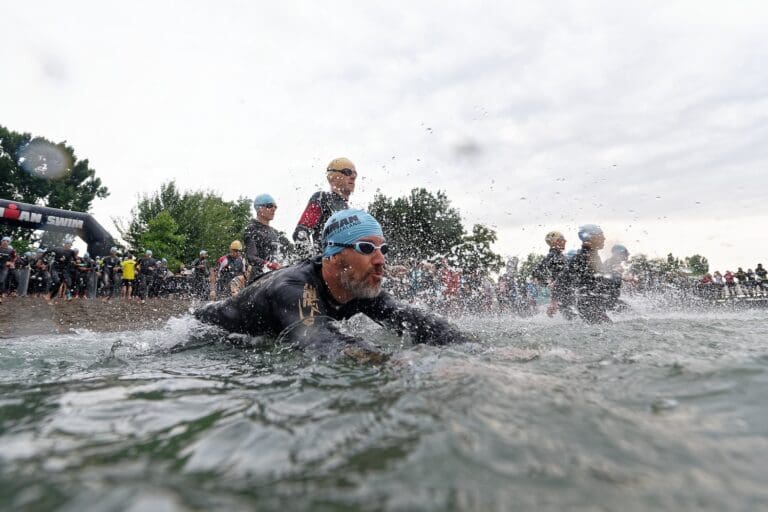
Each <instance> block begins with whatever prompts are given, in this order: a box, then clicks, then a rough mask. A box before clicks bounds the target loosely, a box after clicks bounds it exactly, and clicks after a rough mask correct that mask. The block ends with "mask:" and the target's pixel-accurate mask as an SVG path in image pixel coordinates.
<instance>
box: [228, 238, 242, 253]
mask: <svg viewBox="0 0 768 512" xmlns="http://www.w3.org/2000/svg"><path fill="white" fill-rule="evenodd" d="M235 249H237V250H238V251H242V250H243V244H241V243H240V240H235V241H234V242H232V243H231V244H229V250H230V251H233V250H235Z"/></svg>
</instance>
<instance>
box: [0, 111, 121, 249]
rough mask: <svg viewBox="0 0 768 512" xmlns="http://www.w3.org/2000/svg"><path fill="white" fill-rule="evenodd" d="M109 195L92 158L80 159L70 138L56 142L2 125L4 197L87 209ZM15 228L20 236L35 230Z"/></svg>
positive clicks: (0, 166)
mask: <svg viewBox="0 0 768 512" xmlns="http://www.w3.org/2000/svg"><path fill="white" fill-rule="evenodd" d="M108 195H109V191H108V190H107V187H105V186H103V185H102V184H101V179H99V178H97V177H96V171H95V170H93V169H91V168H90V166H89V163H88V160H87V159H86V160H78V159H77V157H76V156H75V150H74V149H73V148H72V147H71V146H67V144H66V142H59V143H58V144H54V143H53V142H50V141H49V140H47V139H45V138H43V137H32V135H30V134H29V133H17V132H14V131H11V130H8V129H7V128H5V127H4V126H0V197H2V198H4V199H9V200H12V201H20V202H24V203H31V204H39V205H42V206H49V207H51V208H62V209H64V210H74V211H79V212H87V211H88V210H90V208H91V205H92V204H93V201H94V199H96V198H105V197H107V196H108ZM12 232H13V235H14V236H15V237H16V238H21V239H24V240H28V241H29V240H31V237H32V231H31V230H28V229H23V228H16V229H14V230H12ZM62 236H63V235H62Z"/></svg>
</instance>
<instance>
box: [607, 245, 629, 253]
mask: <svg viewBox="0 0 768 512" xmlns="http://www.w3.org/2000/svg"><path fill="white" fill-rule="evenodd" d="M611 253H612V254H629V251H628V250H627V248H626V247H624V246H623V245H621V244H616V245H614V246H613V247H611Z"/></svg>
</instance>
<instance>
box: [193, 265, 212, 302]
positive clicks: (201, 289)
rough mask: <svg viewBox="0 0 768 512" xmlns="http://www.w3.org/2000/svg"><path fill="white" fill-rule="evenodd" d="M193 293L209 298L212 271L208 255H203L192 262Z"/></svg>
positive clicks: (202, 297)
mask: <svg viewBox="0 0 768 512" xmlns="http://www.w3.org/2000/svg"><path fill="white" fill-rule="evenodd" d="M192 269H193V272H192V293H193V294H194V295H195V296H197V297H199V298H201V299H203V300H205V299H207V298H208V293H209V291H210V290H209V288H210V281H209V280H208V279H209V276H210V275H211V271H210V268H209V261H208V256H201V257H199V258H197V259H196V260H195V261H193V262H192Z"/></svg>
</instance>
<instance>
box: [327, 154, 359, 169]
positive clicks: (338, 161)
mask: <svg viewBox="0 0 768 512" xmlns="http://www.w3.org/2000/svg"><path fill="white" fill-rule="evenodd" d="M343 169H351V170H353V171H355V170H357V169H356V168H355V164H353V163H352V160H350V159H349V158H344V157H341V158H334V159H333V160H331V163H329V164H328V168H327V169H326V171H329V172H330V171H341V170H343Z"/></svg>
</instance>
